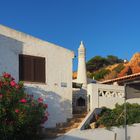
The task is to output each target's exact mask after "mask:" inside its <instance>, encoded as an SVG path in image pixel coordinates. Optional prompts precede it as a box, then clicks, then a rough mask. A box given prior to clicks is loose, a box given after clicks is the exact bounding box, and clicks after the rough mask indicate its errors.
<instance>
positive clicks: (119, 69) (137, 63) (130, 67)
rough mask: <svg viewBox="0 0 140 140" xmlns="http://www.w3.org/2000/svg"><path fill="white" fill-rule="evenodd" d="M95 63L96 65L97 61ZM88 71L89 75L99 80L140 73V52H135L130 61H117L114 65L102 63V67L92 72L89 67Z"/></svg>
mask: <svg viewBox="0 0 140 140" xmlns="http://www.w3.org/2000/svg"><path fill="white" fill-rule="evenodd" d="M118 60H121V59H118ZM87 64H88V63H87ZM94 65H96V63H95V61H94ZM87 71H88V73H87V75H88V77H90V78H92V77H94V78H95V79H96V80H99V81H103V80H109V79H113V78H117V77H122V76H126V75H130V74H134V73H138V72H140V53H135V54H134V55H133V57H132V58H131V60H130V61H129V62H123V61H116V63H114V64H112V65H108V66H103V65H102V67H100V68H99V69H97V70H95V71H92V72H91V69H89V70H88V67H87Z"/></svg>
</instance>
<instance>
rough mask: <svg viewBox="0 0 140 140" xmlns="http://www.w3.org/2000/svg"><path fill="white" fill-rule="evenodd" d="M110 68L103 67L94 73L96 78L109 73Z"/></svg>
mask: <svg viewBox="0 0 140 140" xmlns="http://www.w3.org/2000/svg"><path fill="white" fill-rule="evenodd" d="M109 73H110V70H108V69H101V70H99V71H97V72H95V73H94V74H93V76H94V78H95V80H100V79H103V78H104V76H105V75H107V74H109Z"/></svg>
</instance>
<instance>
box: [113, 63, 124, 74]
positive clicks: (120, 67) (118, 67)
mask: <svg viewBox="0 0 140 140" xmlns="http://www.w3.org/2000/svg"><path fill="white" fill-rule="evenodd" d="M124 68H125V66H124V65H123V63H121V64H119V65H118V66H117V67H115V68H114V69H113V71H116V72H117V73H120V72H121V71H122V70H123V69H124Z"/></svg>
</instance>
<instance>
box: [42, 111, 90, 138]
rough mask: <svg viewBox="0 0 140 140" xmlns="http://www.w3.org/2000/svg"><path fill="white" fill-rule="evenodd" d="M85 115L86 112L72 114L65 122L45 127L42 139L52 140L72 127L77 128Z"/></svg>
mask: <svg viewBox="0 0 140 140" xmlns="http://www.w3.org/2000/svg"><path fill="white" fill-rule="evenodd" d="M86 115H87V113H83V114H73V118H71V119H68V120H67V122H66V123H61V124H58V125H57V126H56V127H55V128H46V129H45V130H44V132H43V135H44V138H45V139H44V140H53V139H55V138H57V137H59V136H62V135H64V134H65V133H67V132H68V131H70V130H72V129H75V128H78V126H79V125H80V123H81V122H82V121H83V119H84V118H85V117H86Z"/></svg>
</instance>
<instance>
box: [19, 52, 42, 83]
mask: <svg viewBox="0 0 140 140" xmlns="http://www.w3.org/2000/svg"><path fill="white" fill-rule="evenodd" d="M19 80H21V81H29V82H41V83H45V58H44V57H35V56H30V55H22V54H20V55H19Z"/></svg>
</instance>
